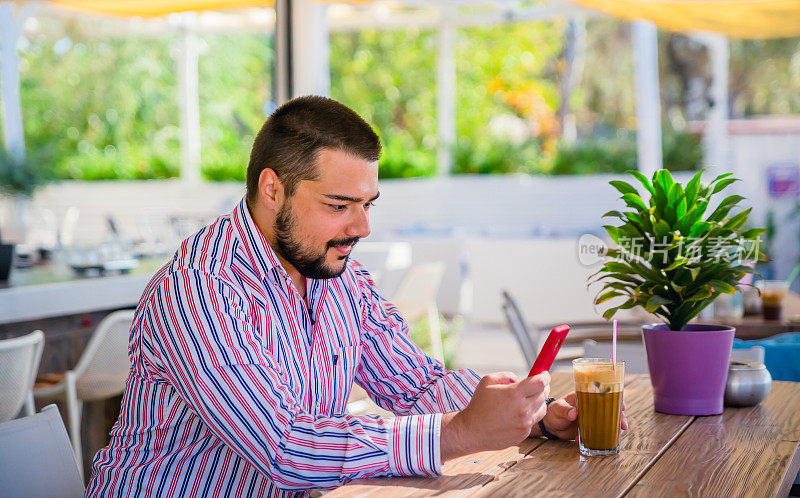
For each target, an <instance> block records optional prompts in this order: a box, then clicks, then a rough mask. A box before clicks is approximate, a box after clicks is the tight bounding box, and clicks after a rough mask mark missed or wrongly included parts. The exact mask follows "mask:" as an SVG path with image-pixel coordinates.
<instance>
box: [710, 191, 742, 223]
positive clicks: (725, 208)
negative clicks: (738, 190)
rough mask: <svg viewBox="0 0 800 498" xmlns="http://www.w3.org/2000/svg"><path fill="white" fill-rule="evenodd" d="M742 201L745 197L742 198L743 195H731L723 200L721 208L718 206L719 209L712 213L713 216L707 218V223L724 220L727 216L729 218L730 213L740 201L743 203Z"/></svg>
mask: <svg viewBox="0 0 800 498" xmlns="http://www.w3.org/2000/svg"><path fill="white" fill-rule="evenodd" d="M742 200H744V197H742V196H741V195H731V196H728V197H726V198H725V199H723V200H722V202H720V203H719V206H717V209H715V210H714V212H713V213H711V216H709V217H708V218H706V221H720V220H722V219H723V218H724V217H725V216H727V214H728V212H729V211H730V210H731V209H732V208H733V207H734V206H736V204H738V203H739V201H742Z"/></svg>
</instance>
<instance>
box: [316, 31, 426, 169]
mask: <svg viewBox="0 0 800 498" xmlns="http://www.w3.org/2000/svg"><path fill="white" fill-rule="evenodd" d="M434 35H435V34H434V33H433V32H431V31H420V30H416V29H408V30H393V31H376V30H369V29H368V30H363V31H360V32H348V33H331V35H330V36H331V41H330V46H331V56H330V67H331V97H333V98H334V99H337V100H339V101H341V102H344V103H345V104H347V105H348V106H350V107H352V108H353V109H355V111H356V112H358V113H359V114H361V116H363V117H364V119H366V120H367V121H368V122H369V123H371V124H372V125H373V126H374V127H375V129H376V131H377V132H378V134H379V135H380V136H381V140H382V141H383V145H384V155H383V158H382V160H381V165H380V166H381V167H380V175H381V177H383V178H400V177H409V176H425V175H430V174H433V172H434V169H435V161H434V159H435V157H436V143H437V137H436V37H435V36H434Z"/></svg>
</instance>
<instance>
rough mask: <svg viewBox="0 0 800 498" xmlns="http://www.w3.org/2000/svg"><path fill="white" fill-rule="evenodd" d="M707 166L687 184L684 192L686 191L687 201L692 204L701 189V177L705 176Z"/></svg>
mask: <svg viewBox="0 0 800 498" xmlns="http://www.w3.org/2000/svg"><path fill="white" fill-rule="evenodd" d="M704 171H705V168H703V169H701V170H700V171H698V172H697V173H695V175H694V176H693V177H692V179H691V180H689V183H687V184H686V188H685V189H684V192H685V193H686V202H687V203H688V204H689V205H690V206H691V205H693V204H694V202H695V200H697V193H698V192H699V191H700V178H701V177H702V176H703V172H704Z"/></svg>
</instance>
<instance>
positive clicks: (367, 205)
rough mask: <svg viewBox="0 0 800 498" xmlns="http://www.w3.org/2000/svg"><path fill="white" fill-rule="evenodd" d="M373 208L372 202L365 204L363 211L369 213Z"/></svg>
mask: <svg viewBox="0 0 800 498" xmlns="http://www.w3.org/2000/svg"><path fill="white" fill-rule="evenodd" d="M374 207H375V203H374V202H367V203H366V204H364V209H366V210H367V211H369V209H370V208H374Z"/></svg>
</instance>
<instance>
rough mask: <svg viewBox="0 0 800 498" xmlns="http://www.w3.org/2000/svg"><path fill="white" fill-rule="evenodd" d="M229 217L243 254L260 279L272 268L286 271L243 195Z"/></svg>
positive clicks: (282, 271)
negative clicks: (259, 227) (258, 225)
mask: <svg viewBox="0 0 800 498" xmlns="http://www.w3.org/2000/svg"><path fill="white" fill-rule="evenodd" d="M231 219H232V220H233V225H234V226H235V227H236V231H237V233H238V234H239V239H240V240H241V241H242V246H243V247H244V251H245V254H246V256H247V258H248V259H249V260H250V262H251V263H252V264H253V267H254V268H255V269H256V271H258V273H259V277H260V278H261V279H264V278H265V277H267V276H268V275H269V273H270V270H272V269H279V271H280V272H281V273H286V270H284V268H283V265H281V263H280V261H279V260H278V256H277V255H276V254H275V251H274V250H273V249H272V246H270V245H269V242H267V239H266V238H264V234H262V233H261V230H259V229H258V227H257V226H256V223H255V221H253V217H252V216H251V215H250V210H249V209H248V208H247V199H246V198H245V197H243V198H242V200H241V201H239V204H238V205H237V206H236V207H235V208H234V210H233V213H232V215H231Z"/></svg>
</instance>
